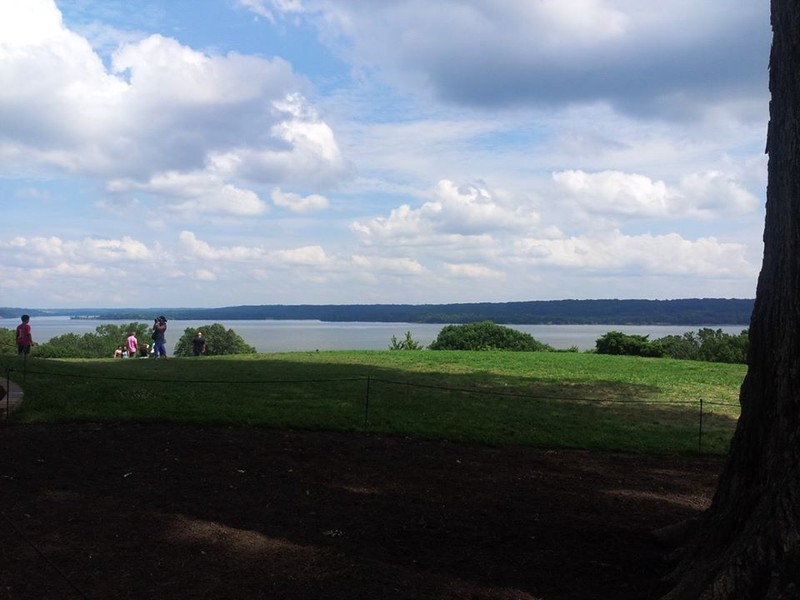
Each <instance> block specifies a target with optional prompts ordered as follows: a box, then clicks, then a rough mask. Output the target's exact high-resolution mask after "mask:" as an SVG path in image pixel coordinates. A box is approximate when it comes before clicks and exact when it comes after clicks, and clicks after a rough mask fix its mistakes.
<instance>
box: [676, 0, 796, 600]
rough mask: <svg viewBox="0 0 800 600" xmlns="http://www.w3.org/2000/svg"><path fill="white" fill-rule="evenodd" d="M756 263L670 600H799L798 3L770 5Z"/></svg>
mask: <svg viewBox="0 0 800 600" xmlns="http://www.w3.org/2000/svg"><path fill="white" fill-rule="evenodd" d="M771 10H772V30H773V42H772V53H771V56H770V67H769V68H770V91H771V93H772V101H771V103H770V123H769V129H768V135H767V152H768V154H769V177H768V184H767V212H766V223H765V229H764V262H763V265H762V269H761V274H760V276H759V279H758V288H757V291H756V302H755V306H754V309H753V315H752V320H751V323H750V350H749V355H748V372H747V376H746V378H745V380H744V383H743V385H742V388H741V394H740V402H741V407H742V412H741V417H740V419H739V424H738V427H737V429H736V434H735V435H734V438H733V442H732V445H731V451H730V455H729V458H728V461H727V464H726V467H725V469H724V471H723V473H722V475H721V478H720V482H719V487H718V489H717V493H716V495H715V497H714V500H713V502H712V506H711V507H710V509H709V510H708V511H707V512H706V514H705V515H704V516H703V518H702V519H701V521H700V525H699V528H698V530H697V533H696V535H695V537H694V539H693V540H692V541H691V542H690V544H689V546H687V547H686V548H685V549H684V552H683V556H682V560H681V563H680V564H679V566H678V568H677V569H676V571H675V573H674V574H673V577H675V582H676V585H675V587H674V588H673V590H672V591H671V592H670V593H669V594H667V596H666V598H668V599H669V600H684V599H696V598H703V599H708V600H717V599H723V598H724V599H731V600H733V599H736V600H742V599H748V598H769V599H773V598H781V599H789V598H792V599H795V598H800V122H799V121H798V116H799V115H800V110H799V109H800V0H772V1H771Z"/></svg>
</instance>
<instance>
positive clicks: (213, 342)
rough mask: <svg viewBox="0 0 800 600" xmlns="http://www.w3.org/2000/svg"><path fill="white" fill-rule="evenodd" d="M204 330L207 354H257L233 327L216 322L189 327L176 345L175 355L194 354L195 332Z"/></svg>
mask: <svg viewBox="0 0 800 600" xmlns="http://www.w3.org/2000/svg"><path fill="white" fill-rule="evenodd" d="M198 331H202V332H203V337H204V338H205V339H206V347H207V350H206V354H207V355H209V356H222V355H226V354H255V353H256V352H257V350H256V349H255V348H254V347H253V346H251V345H250V344H248V343H247V342H245V341H244V339H243V338H242V336H240V335H239V334H238V333H236V332H235V331H234V330H233V329H225V326H224V325H221V324H219V323H214V324H213V325H203V326H202V327H187V328H186V329H184V330H183V335H182V336H181V338H180V339H179V340H178V343H177V344H176V345H175V356H193V352H192V340H193V339H194V335H195V333H197V332H198Z"/></svg>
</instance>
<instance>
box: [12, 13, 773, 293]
mask: <svg viewBox="0 0 800 600" xmlns="http://www.w3.org/2000/svg"><path fill="white" fill-rule="evenodd" d="M770 39H771V32H770V27H769V5H768V2H766V1H758V2H753V1H752V0H708V1H706V2H701V3H698V2H696V1H695V0H692V1H689V0H674V1H673V2H670V3H652V2H644V1H642V0H439V1H437V2H423V1H422V0H393V1H392V2H376V1H375V0H140V1H138V2H136V3H131V2H129V1H126V0H55V1H54V0H26V1H25V2H19V1H18V0H0V202H2V215H3V218H2V219H0V281H2V283H0V305H2V306H19V307H28V308H46V307H90V306H100V307H150V306H173V307H179V306H198V307H199V306H228V305H238V304H329V303H330V304H353V303H413V304H417V303H449V302H504V301H519V300H548V299H563V298H654V299H669V298H686V297H738V298H752V297H754V296H755V282H756V278H757V275H758V271H759V269H760V264H761V256H762V242H761V238H762V230H763V219H764V211H763V208H764V201H765V188H766V169H767V157H766V156H765V155H764V146H765V134H766V125H767V121H768V102H769V93H768V88H767V79H768V71H767V67H768V58H769V45H770Z"/></svg>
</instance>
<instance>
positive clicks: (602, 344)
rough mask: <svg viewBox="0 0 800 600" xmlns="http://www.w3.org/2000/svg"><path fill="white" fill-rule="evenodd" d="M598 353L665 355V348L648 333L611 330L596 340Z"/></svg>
mask: <svg viewBox="0 0 800 600" xmlns="http://www.w3.org/2000/svg"><path fill="white" fill-rule="evenodd" d="M595 348H596V349H597V353H598V354H618V355H626V356H656V357H657V356H664V351H663V349H662V348H661V347H660V346H659V345H658V344H654V343H653V342H651V341H650V340H649V339H648V336H646V335H629V334H627V333H622V332H621V331H609V332H608V333H605V334H603V335H602V336H600V337H599V338H597V340H596V341H595Z"/></svg>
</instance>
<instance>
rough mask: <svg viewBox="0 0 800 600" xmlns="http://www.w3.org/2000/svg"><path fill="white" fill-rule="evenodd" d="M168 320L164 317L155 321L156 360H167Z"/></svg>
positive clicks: (154, 345)
mask: <svg viewBox="0 0 800 600" xmlns="http://www.w3.org/2000/svg"><path fill="white" fill-rule="evenodd" d="M166 333H167V318H166V317H165V316H164V315H161V316H160V317H158V318H157V319H156V320H155V321H153V349H154V350H155V357H156V358H167V347H166V345H165V344H166V341H167V339H166Z"/></svg>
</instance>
